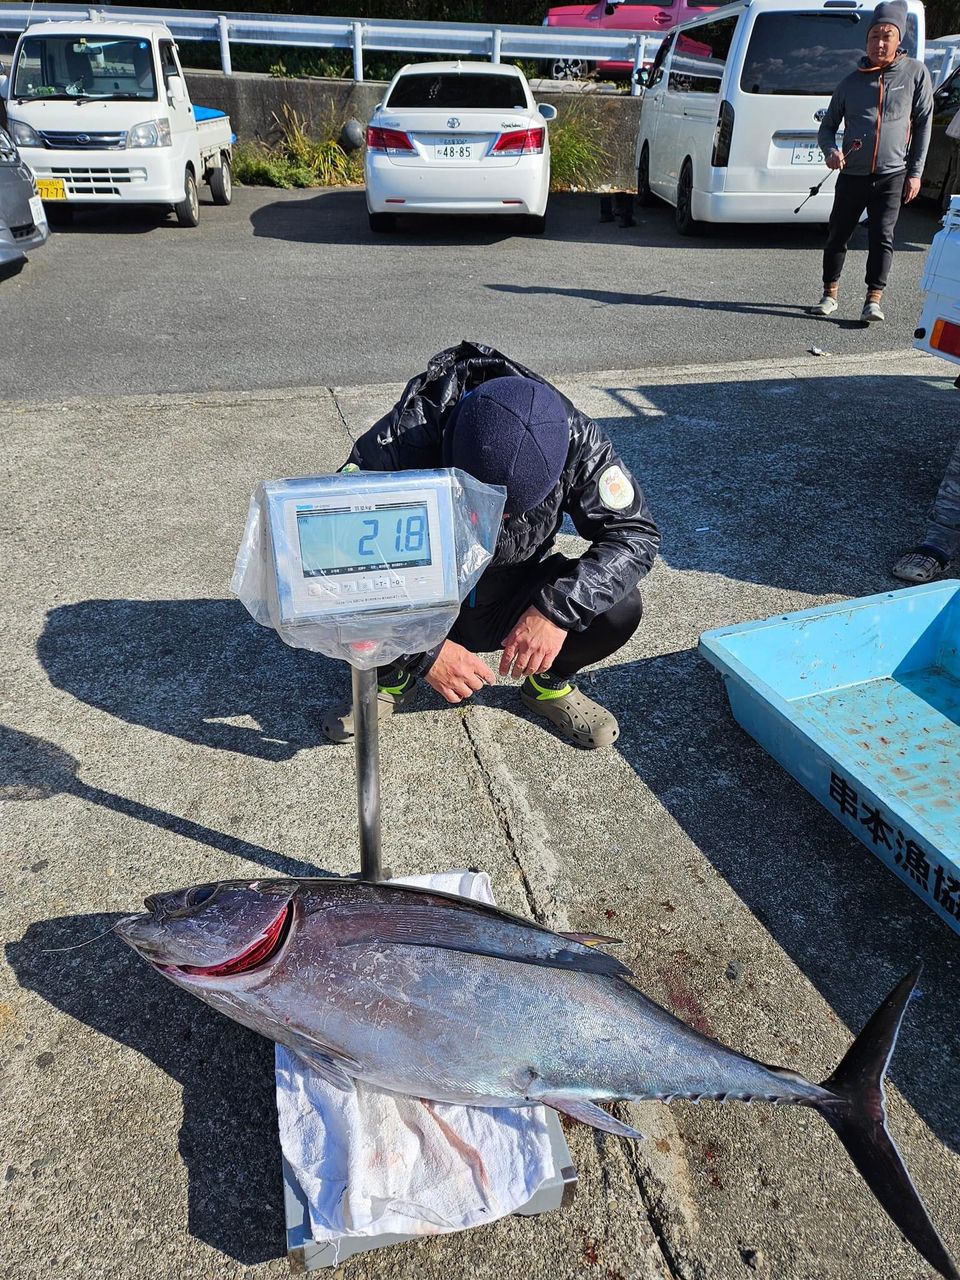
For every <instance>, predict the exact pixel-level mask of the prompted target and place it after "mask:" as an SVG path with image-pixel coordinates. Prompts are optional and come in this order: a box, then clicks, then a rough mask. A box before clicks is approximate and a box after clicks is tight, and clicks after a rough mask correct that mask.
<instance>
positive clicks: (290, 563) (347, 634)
mask: <svg viewBox="0 0 960 1280" xmlns="http://www.w3.org/2000/svg"><path fill="white" fill-rule="evenodd" d="M504 497H505V492H504V490H503V489H501V488H499V487H493V486H490V485H484V484H481V483H480V482H479V481H477V480H475V479H474V478H473V477H472V476H469V475H467V474H466V473H465V472H463V471H459V470H454V469H449V470H436V471H403V472H396V473H391V472H370V471H357V470H352V471H346V472H342V473H339V474H337V475H326V476H313V477H307V478H302V479H292V480H272V481H265V482H264V483H262V484H260V485H259V486H258V487H257V490H256V492H255V493H254V495H253V498H252V499H251V503H250V510H249V514H248V518H247V526H246V530H245V533H244V538H243V543H242V545H241V548H240V553H239V555H238V557H237V566H236V570H235V572H234V576H233V582H232V588H233V591H234V593H235V594H236V595H237V596H238V597H239V598H240V600H241V601H242V602H243V604H244V605H245V606H246V608H247V609H248V610H249V612H250V613H251V614H252V615H253V617H254V618H255V619H256V621H257V622H260V623H261V624H263V625H264V626H270V627H272V628H273V629H274V630H275V631H276V632H277V633H278V635H279V636H280V637H281V639H282V640H284V641H285V643H287V644H290V645H293V646H294V647H296V648H303V649H309V650H312V651H314V652H318V653H324V654H326V655H327V656H328V657H333V658H340V659H342V660H344V661H346V662H349V663H350V665H351V668H352V673H353V713H354V731H355V745H356V766H357V810H358V815H359V825H360V878H361V879H363V880H382V879H384V878H386V876H388V875H389V872H385V870H384V868H383V867H382V865H381V849H380V758H379V739H378V730H379V722H378V711H377V670H376V669H377V667H378V666H385V665H387V664H389V663H391V662H393V661H394V660H395V659H396V658H398V657H400V656H401V655H403V654H412V653H422V652H425V651H427V650H429V649H432V648H434V647H435V646H436V645H438V644H440V643H441V642H442V641H443V639H444V638H445V637H446V635H447V633H448V632H449V631H450V628H451V627H452V626H453V623H454V621H455V620H456V617H457V614H458V612H459V610H460V605H461V602H462V601H463V600H464V599H465V598H466V596H467V595H468V594H469V592H470V591H471V590H472V589H473V586H474V585H475V583H476V582H477V580H478V579H479V577H480V575H481V574H482V573H483V570H484V569H485V568H486V566H487V564H488V563H489V562H490V559H491V557H492V554H493V550H494V548H495V546H496V541H497V534H498V531H499V528H500V522H501V518H502V513H503V502H504ZM545 1118H546V1123H547V1127H548V1130H549V1135H550V1144H551V1148H552V1150H553V1153H554V1156H555V1167H556V1169H557V1170H558V1172H557V1173H556V1175H555V1176H554V1178H553V1179H551V1180H549V1181H548V1182H546V1183H544V1184H543V1185H542V1186H541V1187H540V1189H539V1190H538V1191H537V1193H536V1195H535V1196H534V1197H533V1198H532V1199H531V1200H530V1201H529V1202H528V1203H527V1204H526V1205H525V1206H524V1207H523V1208H521V1209H519V1210H517V1212H519V1213H523V1214H537V1213H543V1212H547V1211H550V1210H553V1209H558V1208H560V1207H561V1206H562V1205H564V1204H567V1203H569V1201H570V1200H571V1199H572V1197H573V1194H574V1191H575V1187H576V1179H577V1175H576V1170H575V1169H574V1168H573V1162H572V1160H571V1157H570V1152H569V1150H568V1148H567V1144H566V1140H565V1138H564V1136H563V1130H562V1128H561V1126H560V1121H559V1118H558V1116H557V1115H556V1113H555V1112H553V1111H550V1110H547V1111H546V1115H545ZM283 1176H284V1204H285V1213H286V1221H287V1250H288V1255H289V1258H290V1264H291V1269H292V1270H294V1271H295V1272H303V1271H304V1270H307V1271H310V1270H314V1269H317V1268H320V1267H329V1266H336V1265H339V1264H340V1263H342V1262H343V1260H344V1259H345V1258H347V1257H350V1256H352V1255H353V1254H356V1253H359V1252H364V1251H367V1250H371V1249H377V1248H383V1247H386V1246H387V1245H391V1244H396V1243H399V1242H401V1241H403V1240H407V1239H413V1238H420V1237H413V1236H398V1235H380V1236H377V1235H370V1236H343V1237H340V1238H338V1239H337V1240H336V1241H329V1240H324V1241H323V1242H318V1241H316V1240H313V1239H312V1237H311V1233H310V1226H309V1214H308V1211H307V1204H306V1197H305V1196H304V1193H303V1190H302V1188H301V1187H300V1185H299V1183H298V1181H297V1178H296V1176H295V1173H294V1170H293V1169H292V1168H291V1166H290V1165H289V1163H288V1162H287V1160H286V1158H284V1159H283Z"/></svg>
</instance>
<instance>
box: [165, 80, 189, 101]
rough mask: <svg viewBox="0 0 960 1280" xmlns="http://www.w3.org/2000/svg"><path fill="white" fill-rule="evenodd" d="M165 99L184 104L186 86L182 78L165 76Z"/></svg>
mask: <svg viewBox="0 0 960 1280" xmlns="http://www.w3.org/2000/svg"><path fill="white" fill-rule="evenodd" d="M167 97H168V98H169V99H170V101H171V102H186V100H187V86H186V82H185V81H184V79H183V76H167Z"/></svg>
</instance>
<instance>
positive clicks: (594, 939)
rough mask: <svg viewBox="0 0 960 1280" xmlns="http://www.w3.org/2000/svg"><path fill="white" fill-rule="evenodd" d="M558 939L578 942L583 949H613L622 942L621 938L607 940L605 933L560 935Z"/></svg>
mask: <svg viewBox="0 0 960 1280" xmlns="http://www.w3.org/2000/svg"><path fill="white" fill-rule="evenodd" d="M560 937H561V938H569V939H570V941H571V942H579V943H580V944H581V946H584V947H613V946H619V945H620V944H621V943H622V942H623V939H622V938H608V937H607V935H606V934H605V933H561V934H560Z"/></svg>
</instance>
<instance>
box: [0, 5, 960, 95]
mask: <svg viewBox="0 0 960 1280" xmlns="http://www.w3.org/2000/svg"><path fill="white" fill-rule="evenodd" d="M93 7H94V8H96V11H97V13H102V14H103V15H104V17H105V18H108V19H109V18H113V19H118V20H122V21H126V22H145V23H150V22H162V23H164V24H165V25H166V26H167V27H169V29H170V31H171V33H172V34H173V36H174V37H175V38H176V39H178V40H201V41H210V42H213V41H216V42H217V43H218V44H219V46H220V63H221V66H222V68H223V71H224V74H225V75H228V76H229V75H232V74H233V63H232V60H231V57H230V45H231V43H233V44H265V45H299V46H301V47H305V48H320V49H350V50H352V52H353V78H354V79H355V80H362V79H363V55H364V51H365V50H366V51H368V52H377V53H432V54H445V55H447V56H450V57H458V58H463V57H467V58H489V59H490V60H491V62H500V61H501V60H502V59H503V58H522V59H528V60H532V61H549V60H551V59H559V58H582V59H585V60H587V61H590V62H629V63H632V64H633V67H634V70H635V71H636V70H638V69H639V68H640V67H641V66H642V65H643V63H644V62H648V61H650V59H651V58H652V57H653V55H654V53H655V52H656V50H657V48H658V47H659V45H660V42H661V41H662V40H663V37H664V33H663V32H662V31H661V32H629V31H586V30H584V31H580V30H577V29H576V28H571V27H545V26H540V27H515V26H507V25H501V26H487V25H485V24H483V23H473V22H392V21H390V20H389V19H384V18H363V19H360V18H326V17H316V18H315V17H309V16H306V15H297V14H283V13H216V12H212V11H200V10H193V9H134V8H131V7H129V6H122V5H109V6H104V7H97V6H93ZM83 13H84V10H83V9H82V8H81V7H80V6H78V5H57V4H33V5H26V4H21V5H18V4H3V3H0V30H3V31H23V30H24V29H25V28H26V27H28V26H30V25H31V24H33V23H35V22H49V21H66V22H75V21H77V20H78V19H79V18H80V15H82V14H83ZM926 63H927V66H928V67H929V68H930V74H931V76H932V77H933V84H934V88H937V87H939V86H940V85H941V84H943V82H944V81H945V80H946V79H947V77H948V76H949V75H951V74H952V72H953V71H955V70H956V68H957V67H958V66H960V39H958V38H957V37H947V38H946V39H944V40H943V41H939V42H938V41H936V40H934V41H931V42H929V43H928V45H927V48H926ZM630 91H631V93H633V94H636V93H638V92H639V85H638V83H637V78H636V76H634V77H633V79H632V80H631V90H630Z"/></svg>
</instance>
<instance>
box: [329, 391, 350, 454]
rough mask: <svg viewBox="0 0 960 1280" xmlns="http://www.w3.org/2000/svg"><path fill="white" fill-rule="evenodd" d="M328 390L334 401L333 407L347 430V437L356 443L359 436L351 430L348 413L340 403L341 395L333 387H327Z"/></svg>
mask: <svg viewBox="0 0 960 1280" xmlns="http://www.w3.org/2000/svg"><path fill="white" fill-rule="evenodd" d="M327 391H329V392H330V399H331V400H332V401H333V407H334V409H336V411H337V417H338V418H339V419H340V425H341V426H342V427H343V429H344V431H345V432H346V434H347V438H348V439H349V440H352V441H353V443H354V444H356V442H357V437H356V435H355V434H354V432H353V431H351V430H350V424H349V422H347V415H346V414H345V413H344V412H343V406H342V405H341V403H340V397H339V396H338V395H337V393H336V391H335V390H334V389H333V387H327Z"/></svg>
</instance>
